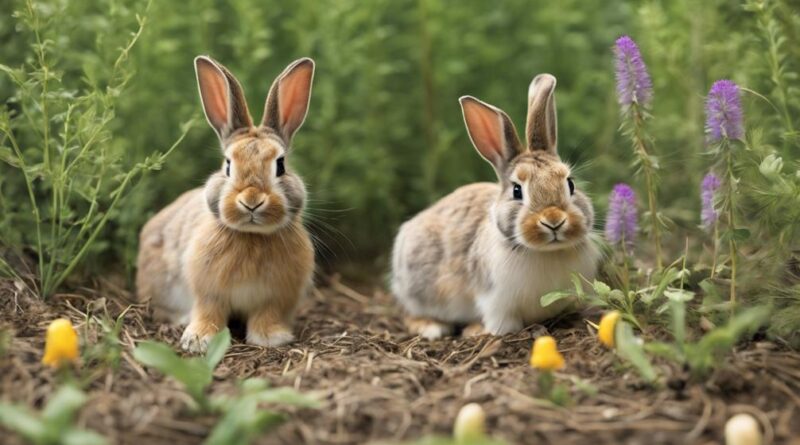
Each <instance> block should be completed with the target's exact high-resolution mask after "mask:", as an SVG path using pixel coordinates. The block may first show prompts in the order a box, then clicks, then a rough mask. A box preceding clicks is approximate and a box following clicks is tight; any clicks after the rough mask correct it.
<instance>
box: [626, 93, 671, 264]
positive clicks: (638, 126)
mask: <svg viewBox="0 0 800 445" xmlns="http://www.w3.org/2000/svg"><path fill="white" fill-rule="evenodd" d="M630 112H631V118H632V121H633V132H632V133H631V135H632V137H633V145H634V151H635V152H636V154H637V155H638V156H639V162H640V163H641V166H642V170H641V171H642V174H643V175H644V182H645V188H646V189H647V206H648V209H649V212H650V226H651V230H652V235H653V244H654V247H655V250H656V266H657V268H658V269H661V268H662V267H663V263H662V260H661V223H660V222H659V220H658V204H657V201H656V170H657V169H658V167H657V166H656V165H654V164H653V162H652V160H651V158H650V154H649V152H648V150H647V143H646V141H645V136H644V134H643V133H644V116H643V115H642V112H641V109H640V108H639V106H638V104H637V103H635V102H634V103H633V104H632V105H631V109H630Z"/></svg>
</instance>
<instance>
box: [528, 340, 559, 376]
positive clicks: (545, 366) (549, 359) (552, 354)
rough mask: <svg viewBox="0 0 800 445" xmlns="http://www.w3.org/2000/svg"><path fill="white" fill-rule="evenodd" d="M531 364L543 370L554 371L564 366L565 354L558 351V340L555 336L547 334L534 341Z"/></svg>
mask: <svg viewBox="0 0 800 445" xmlns="http://www.w3.org/2000/svg"><path fill="white" fill-rule="evenodd" d="M531 366H533V367H534V368H536V369H540V370H542V371H553V370H555V369H561V368H563V367H564V356H562V355H561V353H560V352H558V348H557V347H556V340H555V339H554V338H553V337H550V336H549V335H545V336H543V337H539V338H537V339H536V341H535V342H533V351H532V352H531Z"/></svg>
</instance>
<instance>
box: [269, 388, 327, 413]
mask: <svg viewBox="0 0 800 445" xmlns="http://www.w3.org/2000/svg"><path fill="white" fill-rule="evenodd" d="M253 396H254V397H255V399H256V400H257V401H258V402H259V403H274V404H280V405H291V406H299V407H303V408H317V407H318V406H319V402H318V401H317V399H315V398H313V397H309V396H307V395H305V394H302V393H300V392H298V391H295V390H294V389H292V388H285V387H284V388H271V389H265V390H263V391H261V392H259V393H256V394H253Z"/></svg>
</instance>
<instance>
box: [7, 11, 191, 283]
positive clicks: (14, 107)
mask: <svg viewBox="0 0 800 445" xmlns="http://www.w3.org/2000/svg"><path fill="white" fill-rule="evenodd" d="M18 6H19V8H18V9H17V10H16V11H15V13H14V17H15V18H16V19H17V26H18V27H19V28H20V31H21V33H22V35H24V36H25V37H27V38H29V39H30V40H31V43H30V48H31V50H32V52H33V56H32V57H31V58H29V59H26V60H25V62H24V63H22V64H20V65H19V66H18V67H13V66H10V65H0V71H2V73H3V74H4V75H5V76H7V78H8V79H9V80H10V83H11V84H12V85H13V87H14V88H15V89H16V91H15V92H14V93H13V94H12V95H11V96H9V97H7V98H6V100H7V106H6V107H4V108H3V109H2V110H0V136H2V139H0V161H2V163H3V165H4V167H3V170H2V173H3V176H6V175H8V174H12V175H14V177H16V178H18V181H17V182H9V183H7V184H3V185H5V186H6V187H4V188H3V194H4V195H5V194H6V193H10V194H15V193H18V194H19V196H20V197H21V196H25V199H16V200H14V201H11V200H7V199H3V200H2V201H0V206H1V207H0V212H2V213H3V214H4V217H3V220H2V222H0V226H2V228H3V231H2V233H0V236H1V237H2V238H0V239H2V242H3V245H6V246H9V247H10V248H11V250H12V252H13V253H15V254H16V255H17V256H21V255H22V253H23V251H24V249H26V248H30V249H32V250H33V252H34V254H35V257H36V258H37V261H38V272H37V276H38V287H39V289H38V290H39V293H40V294H41V295H43V296H49V295H50V294H52V293H53V292H54V291H55V290H56V288H58V286H59V285H60V284H61V283H62V282H63V281H64V280H65V279H66V278H67V277H69V276H70V274H71V273H72V272H73V271H74V270H75V268H76V267H77V266H78V265H79V264H80V263H81V261H82V260H83V259H84V258H85V257H86V255H87V254H88V253H89V252H90V250H91V249H94V248H97V247H98V246H97V245H95V241H97V240H98V237H99V236H100V235H101V234H102V233H104V230H105V229H106V226H107V225H108V223H109V220H110V218H111V216H112V215H114V214H115V213H114V212H115V211H116V210H117V207H118V206H119V204H120V201H121V200H122V198H123V197H124V196H125V195H126V194H128V193H129V192H130V188H131V186H132V185H133V183H134V181H135V180H136V179H137V178H138V177H140V176H141V175H142V174H143V173H145V172H147V171H150V170H156V169H159V168H160V167H161V165H162V164H163V163H164V160H165V159H166V157H167V155H168V154H169V152H170V151H171V150H172V149H174V148H175V146H176V145H177V143H176V144H173V146H172V147H171V148H170V149H168V150H166V151H165V152H158V151H156V152H154V151H152V149H150V150H149V151H148V152H147V154H146V155H144V156H142V158H144V160H142V161H139V162H136V163H133V164H130V163H129V162H126V161H125V153H124V152H123V151H122V150H120V149H119V147H118V145H117V144H115V143H114V140H113V138H114V135H115V132H114V131H113V125H114V122H115V117H116V115H115V109H116V106H117V105H118V103H119V101H120V100H121V99H122V98H123V97H124V96H122V93H123V91H124V89H125V87H126V85H127V84H128V81H129V80H130V78H131V76H132V68H131V67H130V66H129V54H130V52H131V50H132V49H133V47H134V45H135V44H136V42H137V41H138V39H139V37H140V36H141V33H142V31H143V29H144V25H145V18H144V16H140V15H138V14H135V13H134V12H133V11H130V10H128V9H127V8H124V7H123V6H122V5H121V4H117V3H113V2H112V3H111V6H113V7H112V16H111V18H112V19H113V20H116V21H117V22H118V23H117V24H119V25H125V26H124V27H123V29H125V28H129V29H130V28H132V29H133V32H132V33H130V34H128V33H120V32H118V30H115V32H113V33H107V35H105V36H104V37H103V38H100V39H98V41H97V42H96V44H95V51H94V53H93V57H92V58H91V59H86V60H83V61H82V63H79V64H76V62H78V61H76V60H74V59H72V58H69V57H65V54H64V53H62V51H64V52H66V53H69V52H70V50H71V51H72V52H74V51H75V47H74V46H73V45H78V46H79V47H82V48H85V47H86V46H85V45H86V43H87V42H86V40H85V39H86V38H87V36H88V35H89V33H92V32H97V31H100V30H99V29H92V27H87V28H88V29H84V30H83V33H70V32H69V31H68V30H71V29H72V23H71V22H70V20H69V19H68V18H69V17H75V16H81V17H83V18H86V17H87V14H88V16H89V17H96V18H99V17H101V14H105V13H106V10H105V8H101V9H102V12H101V10H92V9H91V8H88V9H89V10H88V11H87V10H86V9H87V8H85V7H84V6H73V4H72V3H71V2H51V3H39V2H34V1H33V0H25V1H24V2H23V3H22V4H19V5H18ZM143 9H145V10H146V9H147V8H146V7H145V8H143ZM92 14H94V15H92ZM130 22H132V23H130ZM84 33H85V34H84ZM64 35H69V36H71V37H72V39H70V38H62V36H64ZM73 39H74V40H73ZM187 130H188V129H185V130H184V134H185V132H186V131H187ZM179 141H180V138H179ZM19 179H21V180H19ZM100 244H102V243H100ZM0 272H4V273H6V274H15V275H16V274H17V272H16V271H15V270H14V269H13V268H12V267H11V266H10V265H9V264H8V262H7V261H5V260H3V259H0Z"/></svg>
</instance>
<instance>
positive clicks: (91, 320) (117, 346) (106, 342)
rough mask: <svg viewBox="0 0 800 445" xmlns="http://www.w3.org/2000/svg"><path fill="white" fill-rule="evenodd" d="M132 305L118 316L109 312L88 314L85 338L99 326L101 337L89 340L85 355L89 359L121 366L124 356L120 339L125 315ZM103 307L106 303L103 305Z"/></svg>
mask: <svg viewBox="0 0 800 445" xmlns="http://www.w3.org/2000/svg"><path fill="white" fill-rule="evenodd" d="M130 308H131V307H130V306H128V308H126V309H125V310H124V311H122V313H121V314H119V315H118V316H117V318H115V319H114V318H111V317H110V316H109V314H108V312H107V311H106V312H104V313H103V314H101V315H94V314H91V313H89V314H87V317H86V324H85V325H84V326H85V331H86V333H85V334H84V338H89V335H88V331H89V330H90V329H91V328H92V327H95V326H96V327H97V330H98V331H99V339H98V341H95V342H87V343H88V344H87V345H86V351H85V352H84V356H85V358H86V360H87V361H89V362H92V361H97V362H100V363H102V364H104V365H105V366H107V367H109V368H111V369H113V370H116V369H117V368H119V361H120V358H121V357H122V343H121V341H120V339H119V336H120V333H121V332H122V324H123V322H124V321H125V315H127V313H128V311H129V310H130ZM103 309H106V308H105V305H103Z"/></svg>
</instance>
